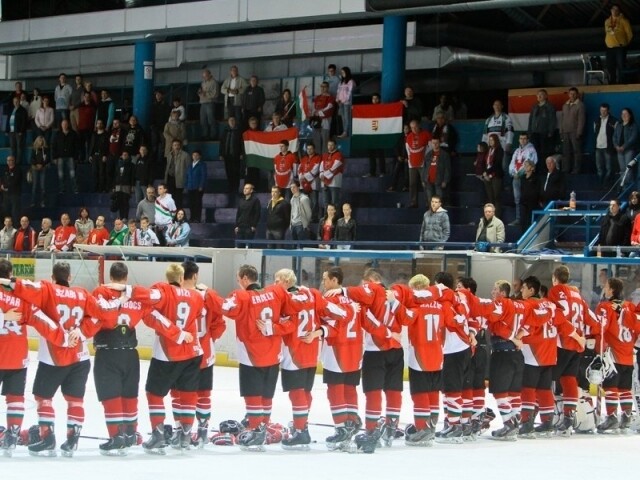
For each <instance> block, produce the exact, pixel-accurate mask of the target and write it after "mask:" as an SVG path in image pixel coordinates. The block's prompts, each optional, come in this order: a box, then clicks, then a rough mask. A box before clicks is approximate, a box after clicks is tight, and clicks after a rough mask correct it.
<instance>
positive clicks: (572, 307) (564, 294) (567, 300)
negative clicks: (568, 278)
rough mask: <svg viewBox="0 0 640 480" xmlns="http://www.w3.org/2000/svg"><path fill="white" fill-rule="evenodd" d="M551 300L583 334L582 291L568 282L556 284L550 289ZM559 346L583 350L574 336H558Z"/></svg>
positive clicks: (577, 350)
mask: <svg viewBox="0 0 640 480" xmlns="http://www.w3.org/2000/svg"><path fill="white" fill-rule="evenodd" d="M548 298H549V300H551V301H552V302H553V303H555V304H556V305H557V306H558V307H559V308H560V309H561V310H562V313H563V314H564V316H565V317H566V318H567V320H568V321H569V322H570V323H571V324H572V325H573V327H574V328H575V329H576V331H577V332H578V333H579V334H580V335H582V333H583V332H584V315H585V310H584V306H585V303H584V300H583V299H582V297H581V296H580V292H578V291H577V289H575V288H574V287H572V286H570V285H567V284H558V285H554V286H552V287H551V288H550V289H549V294H548ZM558 347H560V348H564V349H566V350H572V351H576V352H579V351H581V347H580V344H579V343H578V342H577V341H576V340H575V339H573V338H566V337H565V338H563V337H560V336H559V337H558Z"/></svg>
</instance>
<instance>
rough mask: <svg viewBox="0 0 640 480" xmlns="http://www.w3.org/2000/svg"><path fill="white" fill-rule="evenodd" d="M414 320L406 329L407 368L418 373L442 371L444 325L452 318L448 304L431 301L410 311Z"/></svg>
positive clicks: (451, 311)
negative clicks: (407, 338) (407, 341)
mask: <svg viewBox="0 0 640 480" xmlns="http://www.w3.org/2000/svg"><path fill="white" fill-rule="evenodd" d="M411 312H412V314H413V315H414V317H415V319H414V321H413V323H411V324H410V325H409V327H408V336H409V361H408V365H409V368H412V369H413V370H418V371H425V372H436V371H439V370H442V364H443V360H444V353H443V345H444V341H445V331H446V324H447V323H448V322H450V321H451V318H452V317H453V310H452V307H451V305H450V304H448V303H446V302H439V301H437V300H433V301H431V302H428V303H421V304H420V305H418V306H416V307H414V308H412V309H411Z"/></svg>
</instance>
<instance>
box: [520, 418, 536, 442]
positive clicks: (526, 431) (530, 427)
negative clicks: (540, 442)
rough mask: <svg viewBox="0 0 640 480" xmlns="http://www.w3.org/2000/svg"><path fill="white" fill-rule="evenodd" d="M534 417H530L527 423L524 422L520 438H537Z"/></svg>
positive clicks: (521, 426) (521, 425)
mask: <svg viewBox="0 0 640 480" xmlns="http://www.w3.org/2000/svg"><path fill="white" fill-rule="evenodd" d="M533 422H534V417H533V416H532V417H530V418H529V419H528V420H527V421H526V422H522V423H521V424H520V427H519V428H518V438H536V435H535V428H534V424H533Z"/></svg>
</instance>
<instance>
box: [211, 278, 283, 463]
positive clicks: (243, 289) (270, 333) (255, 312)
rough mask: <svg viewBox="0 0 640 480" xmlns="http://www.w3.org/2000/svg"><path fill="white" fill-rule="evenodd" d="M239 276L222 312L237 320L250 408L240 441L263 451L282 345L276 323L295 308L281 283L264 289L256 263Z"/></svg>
mask: <svg viewBox="0 0 640 480" xmlns="http://www.w3.org/2000/svg"><path fill="white" fill-rule="evenodd" d="M236 279H237V282H238V285H239V286H240V289H238V290H234V291H233V292H231V294H230V295H229V296H228V297H227V298H226V299H225V300H224V303H223V304H222V313H223V315H224V316H225V317H227V318H230V319H232V320H235V322H236V338H237V343H238V360H239V363H240V368H239V377H240V396H241V397H243V398H244V402H245V406H246V409H247V420H248V428H247V430H245V431H244V432H242V433H241V434H240V436H239V438H238V443H239V445H240V447H241V448H242V449H245V450H256V451H262V450H264V447H263V445H264V444H265V442H266V435H267V432H266V426H267V423H268V422H269V420H270V418H271V406H272V403H273V395H274V393H275V389H276V383H277V381H278V373H279V364H280V359H281V349H282V338H281V337H280V336H279V335H278V334H277V333H278V332H279V331H278V330H277V329H276V328H274V327H275V325H276V324H277V323H281V321H286V320H281V318H286V317H287V316H289V315H291V314H293V313H295V310H294V309H293V308H292V300H291V298H290V297H289V294H288V293H287V292H286V290H285V289H284V288H283V287H282V286H281V285H272V286H270V287H267V288H264V289H263V288H262V287H261V286H260V284H258V271H257V270H256V268H255V267H254V266H252V265H242V266H241V267H240V268H239V269H238V273H237V274H236Z"/></svg>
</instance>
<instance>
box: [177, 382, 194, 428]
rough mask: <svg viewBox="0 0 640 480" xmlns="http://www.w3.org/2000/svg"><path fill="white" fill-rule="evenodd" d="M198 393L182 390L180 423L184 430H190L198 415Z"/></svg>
mask: <svg viewBox="0 0 640 480" xmlns="http://www.w3.org/2000/svg"><path fill="white" fill-rule="evenodd" d="M197 401H198V394H197V393H196V392H183V391H180V424H181V425H182V428H183V430H184V431H189V429H190V428H191V426H192V425H193V419H194V418H195V416H196V402H197Z"/></svg>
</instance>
